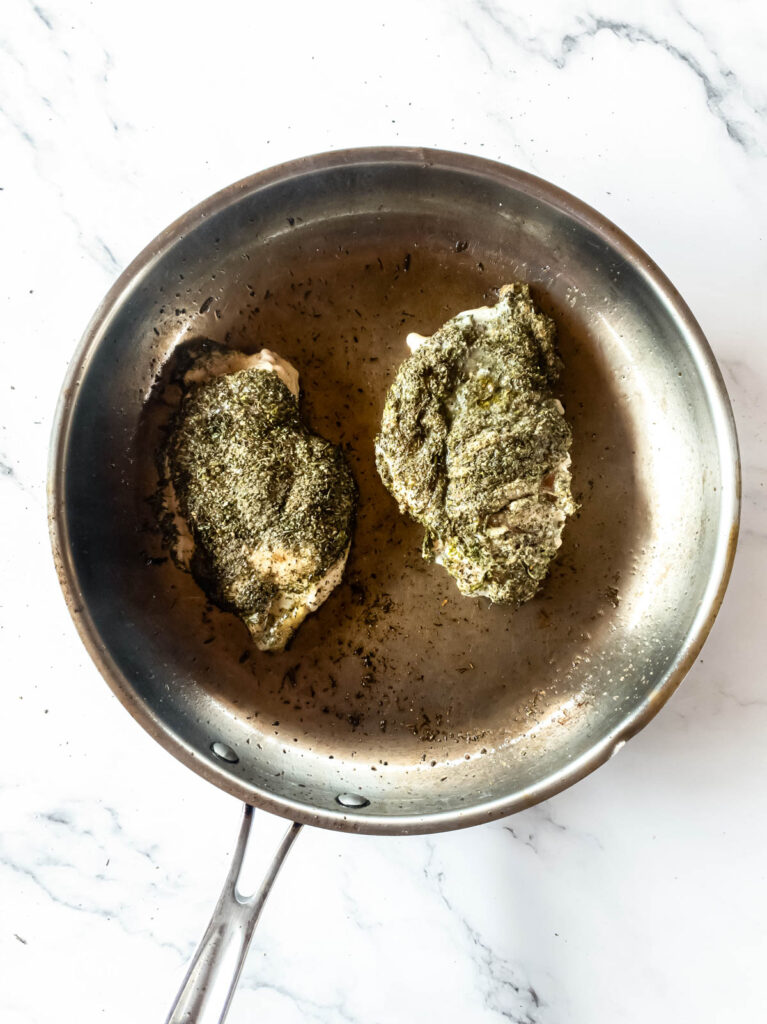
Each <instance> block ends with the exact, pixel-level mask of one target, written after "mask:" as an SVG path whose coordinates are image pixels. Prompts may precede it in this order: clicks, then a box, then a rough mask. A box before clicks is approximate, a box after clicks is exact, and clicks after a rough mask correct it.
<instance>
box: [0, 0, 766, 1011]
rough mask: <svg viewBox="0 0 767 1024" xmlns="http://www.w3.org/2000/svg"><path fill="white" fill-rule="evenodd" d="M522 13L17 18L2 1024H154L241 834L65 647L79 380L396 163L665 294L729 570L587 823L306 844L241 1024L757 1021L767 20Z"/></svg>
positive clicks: (62, 9) (3, 633)
mask: <svg viewBox="0 0 767 1024" xmlns="http://www.w3.org/2000/svg"><path fill="white" fill-rule="evenodd" d="M521 6H523V7H524V8H525V9H524V10H523V11H521V12H520V10H519V8H520V5H519V4H515V3H511V0H498V2H496V0H476V2H473V3H471V2H470V3H459V2H458V0H452V2H451V0H445V2H441V0H436V2H434V3H423V4H416V3H414V2H412V0H411V2H409V3H404V2H400V0H394V2H389V3H387V4H385V5H380V4H376V5H372V4H360V3H356V4H352V3H332V2H331V3H326V4H315V3H304V2H297V0H288V2H286V3H283V4H269V5H258V4H247V3H245V2H230V0H220V2H219V3H217V4H215V5H213V6H207V7H204V8H203V9H202V13H201V14H200V15H193V14H192V13H191V12H192V8H191V7H190V5H189V4H182V3H180V2H179V0H172V2H167V3H156V2H155V3H149V2H146V0H135V2H133V3H131V4H94V3H89V2H86V0H59V2H53V0H40V3H39V4H38V3H36V2H33V0H6V3H5V4H4V5H3V14H2V19H0V153H1V154H2V158H1V159H0V189H1V191H0V226H1V227H0V230H1V231H2V236H1V237H2V244H1V245H0V267H1V269H2V277H1V278H0V279H1V280H2V284H1V285H0V294H2V297H3V316H4V324H5V327H4V329H3V332H2V343H1V344H2V347H1V349H0V352H1V354H2V355H1V357H2V372H1V373H0V396H1V397H0V496H1V497H0V515H1V516H2V546H1V549H0V603H1V604H2V614H1V617H0V644H1V645H2V648H1V649H2V665H3V672H2V677H3V685H2V688H0V721H2V723H3V738H2V744H1V745H0V761H1V762H2V769H1V772H0V823H1V825H0V1020H1V1021H2V1022H3V1024H42V1022H54V1021H56V1022H58V1021H68V1020H77V1021H78V1022H91V1021H109V1022H110V1024H135V1022H136V1021H150V1020H158V1021H159V1020H162V1019H163V1017H164V1014H165V1012H166V1011H167V1008H168V1006H169V1003H170V1001H171V998H172V996H173V994H174V992H175V990H176V988H177V986H178V983H179V981H180V979H181V976H182V974H183V971H184V966H185V964H186V962H187V959H188V957H189V956H190V954H191V952H192V950H193V948H194V946H195V944H196V941H197V939H198V938H199V936H200V934H201V932H202V929H203V928H204V925H205V923H206V921H207V918H208V915H209V912H210V910H211V909H212V906H213V903H214V902H215V898H216V896H217V893H218V888H219V885H220V883H221V881H222V879H223V875H224V873H225V870H226V864H227V858H228V854H229V852H230V851H231V849H232V846H233V843H234V839H235V835H236V829H237V822H238V818H239V814H240V810H239V806H238V804H237V803H236V802H235V801H234V800H232V799H231V798H230V797H228V796H226V795H224V794H223V793H221V792H219V791H217V790H216V789H214V788H213V787H212V786H210V785H208V784H207V783H205V782H203V781H202V780H201V779H199V778H198V777H197V776H195V775H193V774H192V773H191V772H188V771H187V770H185V769H183V768H182V767H181V765H180V764H178V763H177V762H175V761H174V760H173V759H172V758H171V757H170V756H169V755H167V754H166V753H165V752H164V751H163V750H161V749H160V747H159V746H157V745H156V744H155V743H154V742H153V741H152V740H151V739H150V738H149V737H148V736H147V735H146V734H144V733H143V731H142V730H141V729H140V728H139V727H138V726H137V725H135V723H134V722H133V721H132V719H131V718H130V717H129V716H128V715H127V714H126V713H125V712H124V711H123V709H122V708H121V707H120V706H119V704H118V702H117V700H116V699H115V698H114V697H113V695H112V693H111V692H110V690H109V689H108V688H107V686H106V685H105V684H104V683H103V682H102V680H101V678H100V676H99V675H98V673H97V671H96V669H95V668H94V666H93V665H92V664H91V662H90V660H89V658H88V656H87V654H86V652H85V650H84V648H83V646H82V644H81V643H80V640H79V639H78V637H77V634H76V632H75V629H74V627H73V625H72V623H71V621H70V618H69V615H68V613H67V611H66V608H65V605H64V602H63V599H62V597H61V595H60V592H59V589H58V585H57V582H56V578H55V575H54V572H53V567H52V562H51V557H50V552H49V544H48V537H47V530H46V516H45V471H46V457H47V445H48V438H49V431H50V426H51V418H52V413H53V409H54V406H55V402H56V397H57V392H58V389H59V386H60V383H61V379H62V376H63V374H64V370H65V367H66V365H67V361H68V360H69V358H70V356H71V354H72V352H73V349H74V347H75V344H76V342H77V339H78V337H79V336H80V334H81V332H82V330H83V329H84V327H85V324H86V323H87V321H88V319H89V317H90V315H91V313H92V311H93V310H94V308H95V307H96V305H97V303H98V301H99V300H100V298H101V297H102V295H103V293H104V292H105V291H106V290H107V288H108V287H109V285H110V284H111V283H112V282H113V280H114V279H115V277H116V275H117V273H118V272H119V270H120V269H121V268H122V267H124V266H125V265H126V264H127V262H129V260H130V259H131V258H132V257H133V256H134V255H135V254H136V253H137V252H138V251H139V249H141V248H142V247H143V246H144V245H145V243H146V242H147V241H148V240H149V239H151V238H152V237H153V236H154V235H155V234H156V233H157V232H158V231H159V230H160V229H161V228H163V227H164V226H165V225H166V224H167V223H169V222H170V221H171V220H172V219H173V218H175V217H176V216H177V215H179V214H180V213H182V212H183V211H184V210H185V209H187V208H188V207H189V206H191V205H192V204H194V203H196V202H197V201H199V200H201V199H203V198H204V197H205V196H207V195H209V194H210V193H211V192H213V191H215V190H217V189H219V188H221V187H222V186H224V185H226V184H228V183H229V182H231V181H234V180H235V179H237V178H240V177H242V176H244V175H247V174H249V173H251V172H253V171H255V170H258V169H260V168H262V167H266V166H269V165H272V164H275V163H278V162H280V161H282V160H285V159H288V158H292V157H296V156H300V155H303V154H307V153H312V152H318V151H321V150H326V149H332V148H336V147H347V146H355V145H376V144H407V145H423V146H436V147H440V148H445V149H455V150H463V151H469V152H473V153H477V154H480V155H484V156H488V157H491V158H496V159H499V160H502V161H504V162H506V163H510V164H513V165H516V166H518V167H521V168H524V169H527V170H530V171H532V172H534V173H536V174H539V175H541V176H542V177H545V178H547V179H549V180H550V181H553V182H555V183H556V184H558V185H560V186H562V187H564V188H565V189H567V190H569V191H571V192H573V193H575V194H576V195H577V196H579V197H580V198H582V199H584V200H586V201H587V202H588V203H590V204H592V205H593V206H595V207H596V208H597V209H599V210H600V211H602V212H603V213H604V214H606V215H607V216H608V217H610V218H611V219H612V220H614V221H615V222H616V223H617V224H618V225H620V226H621V227H622V228H623V229H624V230H625V231H627V232H628V233H629V234H630V235H631V236H633V238H635V239H636V240H637V241H638V242H639V243H640V245H642V246H643V247H644V248H645V249H646V250H647V251H648V252H649V253H650V254H651V255H652V256H653V257H654V258H655V259H656V260H657V262H658V263H659V264H660V266H661V267H662V268H663V270H664V271H665V272H666V273H667V274H668V275H669V276H670V277H671V279H672V280H673V281H674V282H675V284H676V285H677V286H678V288H679V289H680V291H681V292H682V294H683V296H684V297H685V299H686V300H687V302H688V303H689V305H690V306H691V308H692V310H693V312H694V313H695V315H696V317H697V318H698V319H699V321H700V323H701V325H702V326H703V329H704V331H705V332H706V334H707V336H708V338H709V340H710V343H711V345H712V348H713V350H714V352H715V354H716V356H717V357H718V359H719V361H720V363H721V365H722V368H723V372H724V375H725V378H726V381H727V385H728V388H729V390H730V394H731V397H732V401H733V404H734V408H735V413H736V417H737V421H738V427H739V432H740V441H741V445H742V454H743V468H744V504H743V523H742V533H741V540H740V547H739V553H738V557H737V560H736V565H735V570H734V574H733V578H732V582H731V584H730V588H729V591H728V594H727V597H726V600H725V602H724V606H723V608H722V611H721V614H720V616H719V618H718V620H717V622H716V624H715V626H714V629H713V632H712V634H711V636H710V638H709V641H708V642H707V644H706V646H705V648H704V650H703V652H702V654H701V656H700V659H699V661H698V663H697V664H696V665H695V666H694V668H693V669H692V671H691V672H690V674H689V676H688V678H687V680H686V681H685V682H684V684H683V685H682V687H681V689H680V690H679V691H678V692H677V694H676V695H675V696H674V697H673V699H672V700H671V702H670V703H669V704H668V706H667V707H666V708H665V709H664V710H663V712H662V713H661V714H660V715H659V716H658V718H657V719H655V720H654V721H653V722H652V723H651V724H650V725H649V726H648V728H647V729H646V730H645V731H644V732H642V733H641V734H640V735H639V736H638V737H637V738H636V739H634V740H633V741H632V742H631V743H630V744H629V745H628V746H627V748H626V749H625V750H624V751H623V752H622V754H621V756H620V757H618V758H616V759H614V760H612V761H610V763H609V764H608V765H606V766H605V767H603V768H601V769H600V770H599V771H598V772H596V773H595V774H594V775H592V776H591V777H589V778H588V779H586V780H585V781H584V782H582V783H581V784H580V785H578V786H576V787H575V788H574V789H572V790H570V791H568V792H566V793H564V794H562V795H560V796H559V797H557V798H555V799H553V800H551V801H549V802H548V803H546V804H545V805H541V806H539V807H536V808H533V809H532V810H530V811H527V812H525V813H522V814H519V815H517V816H515V817H514V818H510V819H507V820H505V821H500V822H497V823H495V824H492V825H487V826H483V827H480V828H474V829H470V830H467V831H464V832H458V833H453V834H448V835H439V836H434V837H426V838H407V839H385V838H362V837H349V836H344V835H337V834H334V833H330V832H324V831H319V830H314V831H312V830H305V831H304V834H303V836H302V837H301V839H300V841H299V843H298V844H297V846H296V849H295V851H294V852H293V853H292V854H291V856H290V858H289V860H288V862H287V865H286V867H285V869H284V872H283V874H282V875H281V876H280V879H279V882H278V884H277V886H276V890H275V892H274V894H273V897H272V899H271V901H270V902H269V904H268V905H267V908H266V910H265V912H264V915H263V918H262V921H261V924H260V926H259V929H258V931H257V933H256V939H255V942H254V945H253V949H252V951H251V953H250V956H249V959H248V962H247V965H246V968H245V972H244V975H243V978H242V982H241V986H240V990H239V992H238V994H237V997H236V999H235V1002H234V1005H233V1008H232V1012H231V1017H230V1020H231V1021H232V1022H233V1024H245V1022H249V1021H255V1020H258V1021H270V1022H275V1024H298V1022H306V1021H317V1022H322V1024H400V1022H422V1021H433V1020H439V1021H441V1022H442V1024H458V1022H460V1024H465V1022H466V1021H471V1022H478V1024H494V1022H500V1021H502V1020H509V1021H516V1022H520V1024H521V1022H526V1024H533V1022H534V1024H618V1022H627V1024H629V1022H630V1024H639V1022H643V1024H644V1022H647V1021H654V1022H674V1024H676V1022H680V1021H693V1020H694V1021H696V1022H706V1024H714V1022H716V1024H730V1022H732V1021H735V1020H743V1021H756V1020H762V1019H764V1017H765V1010H766V1009H767V1007H766V1004H767V996H765V990H764V981H763V975H764V963H765V959H766V958H767V928H766V926H765V917H764V902H765V895H766V886H765V864H766V863H767V860H766V859H765V849H767V814H765V793H767V756H766V755H765V750H766V749H767V743H766V742H765V736H766V735H767V696H765V670H764V654H765V629H764V608H765V606H766V605H767V583H766V582H765V581H766V580H767V496H766V494H765V475H766V473H767V470H766V469H765V466H767V455H766V454H765V428H766V427H767V389H766V388H765V384H766V378H767V347H766V346H765V337H767V304H765V300H764V294H765V284H764V282H765V279H767V245H766V244H765V242H766V234H767V188H765V180H766V179H765V175H766V173H767V86H766V84H765V82H766V80H765V76H764V53H765V51H766V49H767V15H766V14H765V8H764V5H763V4H761V3H759V2H758V0H749V2H745V3H739V4H737V5H726V4H711V3H707V2H704V0H698V2H692V0H678V2H677V0H654V2H652V3H650V4H647V5H644V9H643V11H642V13H641V14H640V13H639V7H638V6H637V5H636V4H634V3H629V2H628V0H614V2H609V0H592V3H591V5H590V6H588V7H586V8H584V7H582V6H580V5H576V4H574V3H571V2H570V3H565V2H555V3H549V4H524V5H521ZM273 827H274V826H273V823H272V822H271V821H269V822H267V823H266V824H265V828H269V829H272V828H273Z"/></svg>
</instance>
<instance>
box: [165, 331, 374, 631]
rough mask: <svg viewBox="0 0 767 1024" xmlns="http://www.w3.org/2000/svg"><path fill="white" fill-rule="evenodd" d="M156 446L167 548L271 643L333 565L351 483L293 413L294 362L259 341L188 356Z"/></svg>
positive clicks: (327, 588)
mask: <svg viewBox="0 0 767 1024" xmlns="http://www.w3.org/2000/svg"><path fill="white" fill-rule="evenodd" d="M183 387H184V390H185V394H184V397H183V399H182V401H181V404H180V407H179V409H178V411H177V413H176V415H175V417H174V420H173V422H172V424H171V429H170V433H169V437H168V442H167V445H166V447H165V453H164V458H165V466H166V472H165V476H166V491H165V494H166V510H167V513H168V514H169V515H171V516H172V517H173V523H174V527H175V529H174V531H173V532H174V534H175V539H174V557H175V559H176V561H177V562H178V563H179V564H181V565H182V566H183V567H186V568H188V569H189V570H190V571H191V572H192V574H193V575H194V577H195V579H196V580H197V582H198V583H199V584H200V586H201V587H202V589H203V590H204V591H205V593H206V594H207V595H208V597H209V598H210V599H211V600H212V601H213V602H214V603H215V604H217V605H218V606H219V607H221V608H224V609H225V610H227V611H232V612H234V613H236V614H237V615H239V616H240V618H241V619H242V620H243V621H244V623H245V625H246V626H247V627H248V630H249V631H250V634H251V636H252V638H253V641H254V643H255V644H256V646H257V647H259V648H260V649H261V650H280V649H282V648H283V647H284V646H285V645H286V643H287V642H288V640H289V639H290V637H291V636H292V635H293V633H294V632H295V631H296V629H298V627H299V626H300V624H301V623H302V622H303V620H304V619H305V618H306V616H307V615H308V614H309V613H310V612H313V611H316V610H317V608H319V607H320V605H321V604H322V602H323V601H325V599H326V598H327V597H328V596H329V594H330V593H331V592H332V590H333V589H334V588H335V587H336V586H337V585H338V583H339V582H340V580H341V577H342V575H343V571H344V566H345V564H346V559H347V556H348V554H349V547H350V544H351V537H352V529H353V520H354V511H355V503H356V488H355V484H354V480H353V478H352V475H351V472H350V470H349V467H348V465H347V464H346V461H345V459H344V457H343V454H342V453H341V451H340V449H339V448H336V447H335V446H333V445H332V444H330V442H329V441H326V440H325V439H324V438H321V437H318V436H317V435H316V434H313V433H312V432H311V431H310V430H309V429H308V428H307V427H306V425H305V424H304V423H303V422H302V421H301V417H300V413H299V407H298V394H299V391H298V373H297V372H296V370H295V368H294V367H293V366H291V365H290V363H287V362H286V361H285V360H283V359H281V358H280V357H279V356H277V355H276V354H275V353H273V352H270V351H269V350H268V349H262V350H261V352H259V353H258V354H257V355H254V356H247V355H245V354H244V353H241V352H234V351H231V350H228V349H224V348H222V347H220V346H209V348H208V351H206V352H204V353H203V354H201V355H200V356H199V357H198V358H197V359H195V360H194V361H193V362H192V364H191V366H190V368H189V369H188V370H187V371H186V373H185V374H184V377H183Z"/></svg>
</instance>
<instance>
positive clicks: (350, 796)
mask: <svg viewBox="0 0 767 1024" xmlns="http://www.w3.org/2000/svg"><path fill="white" fill-rule="evenodd" d="M336 803H338V804H340V805H341V806H342V807H367V806H368V804H369V803H370V801H369V800H367V799H366V798H365V797H364V796H360V795H359V794H358V793H339V794H338V796H337V797H336Z"/></svg>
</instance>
